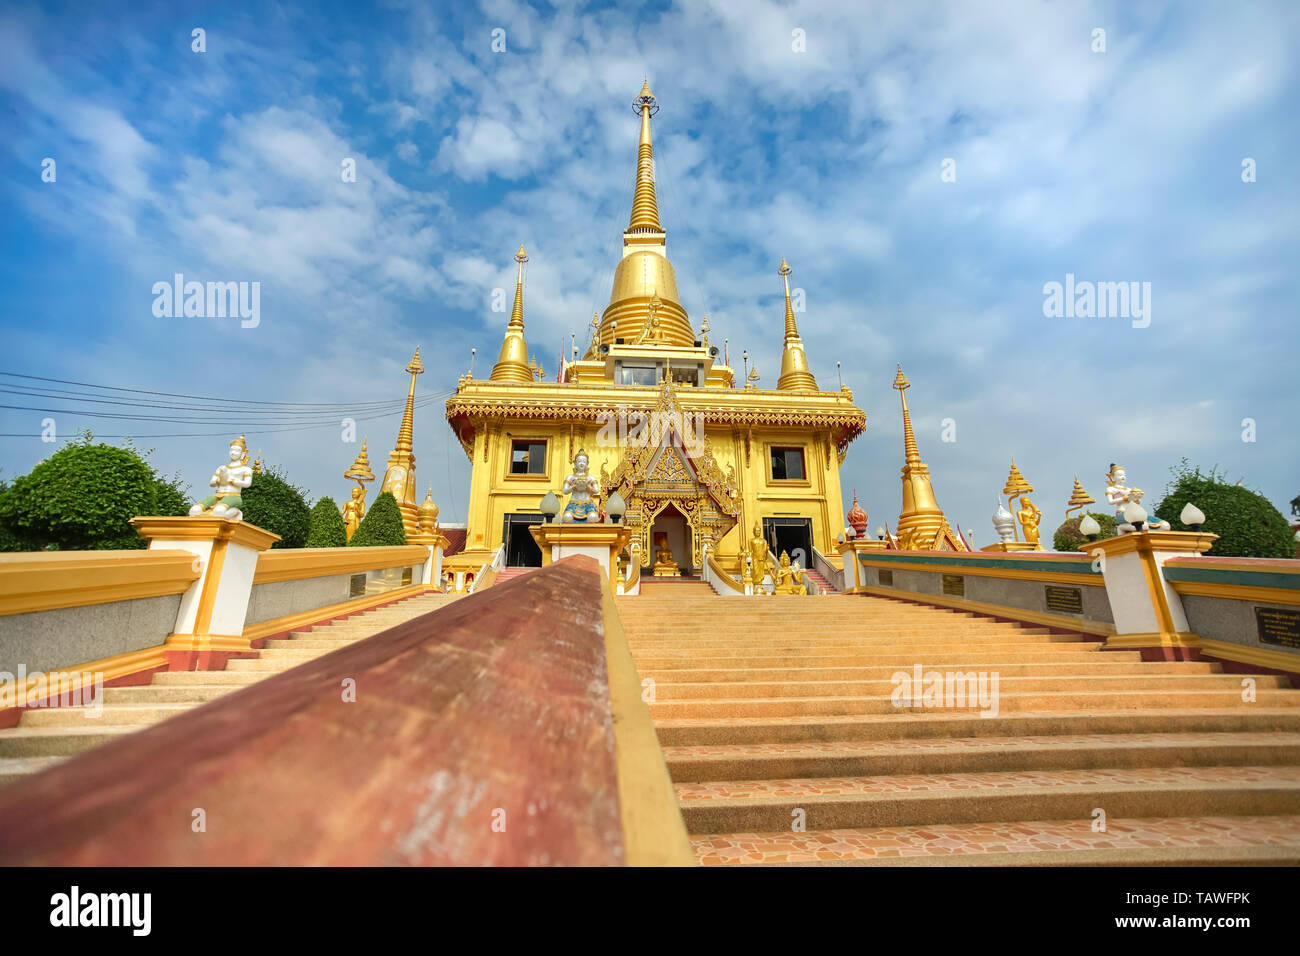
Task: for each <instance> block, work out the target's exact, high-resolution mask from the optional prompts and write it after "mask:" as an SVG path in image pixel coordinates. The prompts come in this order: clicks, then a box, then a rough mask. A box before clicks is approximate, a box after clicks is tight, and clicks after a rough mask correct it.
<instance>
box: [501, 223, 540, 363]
mask: <svg viewBox="0 0 1300 956" xmlns="http://www.w3.org/2000/svg"><path fill="white" fill-rule="evenodd" d="M527 261H528V253H527V252H525V251H524V247H523V244H522V243H521V244H520V246H519V251H518V252H516V253H515V262H517V263H519V273H518V275H517V276H516V278H515V304H514V308H513V309H511V310H510V322H509V323H508V324H507V325H506V334H505V337H504V338H503V339H502V340H501V352H500V353H499V354H498V356H497V363H496V365H494V366H492V374H491V375H490V376H489V379H490V380H491V381H493V382H532V381H535V380H536V378H535V375H534V373H533V372H531V371H530V370H529V365H528V344H527V343H526V342H525V341H524V263H525V262H527ZM535 367H536V366H534V368H535Z"/></svg>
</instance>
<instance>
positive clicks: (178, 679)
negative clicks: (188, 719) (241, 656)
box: [147, 671, 261, 687]
mask: <svg viewBox="0 0 1300 956" xmlns="http://www.w3.org/2000/svg"><path fill="white" fill-rule="evenodd" d="M260 679H261V678H260V677H259V676H258V675H257V674H250V673H248V672H247V671H245V672H242V673H241V672H238V671H162V672H161V673H158V674H154V675H153V683H152V684H149V685H147V686H149V687H170V686H174V687H192V686H194V685H203V686H209V685H212V684H221V685H223V686H231V687H246V686H248V685H249V684H252V683H256V682H257V681H258V680H260Z"/></svg>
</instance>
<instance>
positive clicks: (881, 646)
mask: <svg viewBox="0 0 1300 956" xmlns="http://www.w3.org/2000/svg"><path fill="white" fill-rule="evenodd" d="M643 588H644V590H643V593H642V594H641V595H640V596H638V597H626V598H620V599H618V600H619V611H620V615H621V616H622V619H623V623H624V627H625V630H626V632H627V636H628V639H629V641H630V643H631V647H632V652H633V656H634V658H635V660H636V664H637V668H638V670H639V671H640V676H641V678H642V679H643V680H644V679H645V678H651V679H653V680H654V682H655V683H654V702H653V703H651V705H650V710H651V713H652V715H653V717H654V719H655V722H656V725H657V727H658V731H659V738H660V742H661V743H662V745H663V746H664V753H665V756H666V758H667V761H668V765H669V770H670V771H671V773H672V776H673V780H674V782H675V783H676V786H677V794H678V799H679V801H680V804H681V807H682V811H683V814H684V816H685V818H686V822H687V826H688V828H689V829H690V831H691V834H692V839H693V842H694V845H695V850H696V855H697V858H698V860H699V861H700V862H701V863H703V864H723V863H733V864H762V863H784V864H795V863H828V864H840V865H853V864H859V865H871V864H874V865H900V864H902V865H935V864H939V865H945V864H946V865H962V864H969V865H998V864H1006V865H1035V864H1052V865H1060V864H1148V865H1170V864H1224V863H1250V864H1261V863H1271V864H1291V865H1294V864H1297V863H1300V691H1297V690H1293V689H1290V687H1289V685H1287V684H1286V683H1285V681H1284V680H1283V679H1282V678H1277V677H1270V676H1262V675H1261V676H1256V677H1254V678H1253V679H1254V681H1255V685H1256V691H1255V693H1256V699H1255V701H1254V702H1253V703H1246V702H1243V700H1242V696H1243V687H1242V676H1241V675H1235V674H1226V673H1223V672H1222V671H1221V670H1220V669H1219V667H1218V665H1215V664H1212V663H1208V662H1178V663H1172V662H1170V663H1144V662H1142V661H1141V659H1140V655H1139V654H1137V653H1136V652H1122V651H1102V650H1100V644H1099V643H1098V642H1096V641H1093V640H1091V639H1085V638H1084V636H1083V635H1063V634H1054V633H1050V632H1048V631H1047V630H1046V629H1040V628H1033V627H1023V626H1019V625H1015V624H1008V623H999V622H997V621H994V620H992V619H988V618H982V617H979V616H976V615H972V614H966V613H961V612H957V611H949V610H945V609H940V608H934V607H926V606H920V605H913V604H905V603H902V602H897V601H891V600H888V599H884V598H868V597H855V596H847V595H846V596H839V597H837V599H835V600H827V601H823V600H818V599H817V598H815V597H811V596H797V597H795V596H791V597H767V598H741V597H721V596H716V595H714V594H713V593H712V592H711V590H710V589H708V588H707V587H706V586H704V585H698V586H690V585H683V584H673V585H669V586H663V585H657V584H655V583H651V582H648V581H647V582H645V583H644V584H643ZM917 664H920V665H922V667H923V669H924V671H927V672H929V671H939V672H951V671H961V672H963V673H968V672H976V673H979V672H985V673H986V674H989V675H992V674H994V673H996V674H997V676H998V695H997V713H996V716H980V712H981V709H984V710H991V708H989V707H988V706H987V701H986V706H985V707H983V708H981V706H980V705H979V704H978V703H977V702H970V701H968V702H967V705H966V706H964V707H957V706H947V707H927V706H919V705H918V706H906V705H905V706H902V707H899V706H895V705H894V702H893V701H892V700H891V693H892V692H893V690H894V688H895V686H896V685H895V683H894V681H893V680H892V678H893V675H894V674H895V673H897V672H899V671H903V672H908V673H909V675H910V673H911V672H912V669H913V667H914V665H917ZM1103 814H1104V826H1105V829H1104V831H1103V830H1100V829H1097V830H1095V829H1094V828H1095V827H1097V826H1098V824H1099V823H1101V822H1102V815H1103ZM801 822H802V824H803V828H802V829H800V828H799V824H800V823H801Z"/></svg>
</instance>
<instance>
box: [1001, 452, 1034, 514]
mask: <svg viewBox="0 0 1300 956" xmlns="http://www.w3.org/2000/svg"><path fill="white" fill-rule="evenodd" d="M1033 490H1034V486H1033V485H1031V484H1030V483H1029V482H1028V481H1026V480H1025V476H1024V475H1022V474H1021V473H1020V469H1019V468H1018V467H1017V466H1016V460H1015V458H1012V459H1011V472H1010V473H1009V474H1008V475H1007V484H1006V487H1005V488H1003V489H1002V493H1003V494H1004V495H1006V496H1007V504H1010V503H1011V500H1012V499H1014V498H1019V497H1020V496H1021V495H1027V494H1029V493H1030V492H1031V491H1033Z"/></svg>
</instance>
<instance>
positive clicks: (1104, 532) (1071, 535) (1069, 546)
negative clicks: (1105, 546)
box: [1052, 511, 1115, 551]
mask: <svg viewBox="0 0 1300 956" xmlns="http://www.w3.org/2000/svg"><path fill="white" fill-rule="evenodd" d="M1088 514H1090V515H1092V517H1093V518H1094V519H1095V520H1096V522H1097V524H1099V525H1101V532H1100V533H1099V534H1098V535H1097V540H1098V541H1100V540H1102V539H1103V538H1113V537H1115V516H1114V515H1108V514H1102V513H1100V512H1097V511H1089V512H1088ZM1082 520H1083V515H1076V516H1075V517H1073V518H1071V519H1070V520H1069V521H1067V522H1065V523H1064V524H1063V525H1061V526H1060V527H1059V528H1057V529H1056V534H1054V535H1052V547H1053V548H1055V549H1056V550H1057V551H1082V550H1083V548H1082V547H1080V545H1082V544H1083V543H1084V542H1085V541H1087V540H1088V536H1087V535H1085V534H1084V533H1083V532H1082V531H1080V530H1079V522H1080V521H1082Z"/></svg>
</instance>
